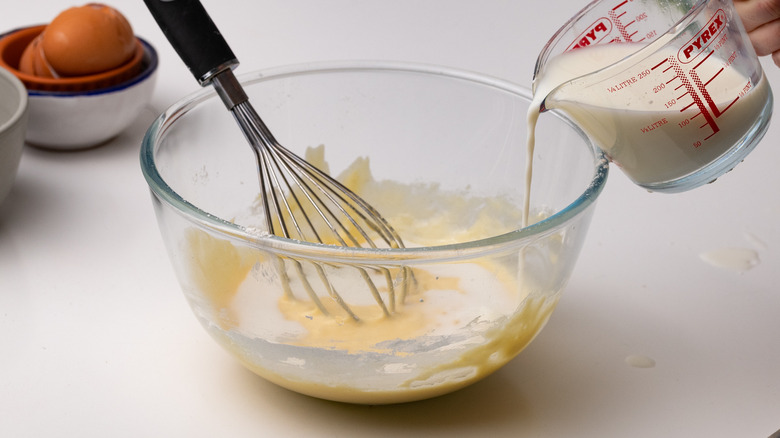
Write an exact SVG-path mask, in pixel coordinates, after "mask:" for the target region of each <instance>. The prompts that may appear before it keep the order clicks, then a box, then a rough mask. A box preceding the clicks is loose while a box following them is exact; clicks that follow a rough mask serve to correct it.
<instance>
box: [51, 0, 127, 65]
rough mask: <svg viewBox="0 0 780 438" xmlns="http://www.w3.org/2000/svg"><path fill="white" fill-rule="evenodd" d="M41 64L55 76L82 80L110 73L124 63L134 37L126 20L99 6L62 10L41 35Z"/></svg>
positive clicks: (92, 5)
mask: <svg viewBox="0 0 780 438" xmlns="http://www.w3.org/2000/svg"><path fill="white" fill-rule="evenodd" d="M41 48H42V55H43V61H45V62H46V63H47V64H48V65H49V66H50V67H51V68H52V69H53V70H54V71H55V72H56V74H57V75H59V76H83V75H89V74H94V73H100V72H103V71H106V70H110V69H112V68H115V67H119V66H120V65H122V64H124V63H125V62H127V61H128V60H129V59H130V58H131V57H132V56H133V52H134V50H135V36H134V34H133V29H132V27H131V26H130V23H129V22H128V21H127V19H126V18H125V17H124V16H123V15H122V14H121V13H120V12H119V11H117V10H116V9H114V8H112V7H110V6H106V5H103V4H99V3H89V4H86V5H84V6H79V7H73V8H70V9H66V10H65V11H63V12H62V13H60V14H59V15H58V16H57V17H56V18H54V20H52V22H51V23H50V24H49V25H48V26H47V27H46V29H45V30H44V31H43V35H42V40H41Z"/></svg>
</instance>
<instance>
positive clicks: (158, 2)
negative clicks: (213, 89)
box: [144, 0, 238, 86]
mask: <svg viewBox="0 0 780 438" xmlns="http://www.w3.org/2000/svg"><path fill="white" fill-rule="evenodd" d="M144 3H146V7H147V8H149V11H150V12H151V13H152V16H153V17H154V19H155V21H157V24H158V25H159V26H160V29H162V31H163V34H164V35H165V37H166V38H167V39H168V41H169V42H170V43H171V45H172V46H173V48H174V49H175V50H176V53H178V55H179V57H180V58H181V59H182V61H184V64H186V65H187V68H189V70H190V72H191V73H192V74H193V76H195V79H197V80H198V82H199V83H200V84H201V85H204V86H205V85H207V84H209V83H210V82H211V81H212V79H213V78H214V77H215V76H217V75H219V74H220V73H222V72H224V71H226V70H231V69H233V68H235V67H236V66H237V65H238V59H237V58H236V56H235V55H234V54H233V51H232V50H231V49H230V46H229V45H228V43H227V41H225V39H224V38H223V37H222V34H221V33H220V32H219V29H217V26H216V25H215V24H214V22H213V21H212V20H211V17H209V14H208V12H206V9H205V8H204V7H203V5H202V4H201V3H200V1H198V0H144Z"/></svg>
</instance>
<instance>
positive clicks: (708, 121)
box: [668, 56, 720, 140]
mask: <svg viewBox="0 0 780 438" xmlns="http://www.w3.org/2000/svg"><path fill="white" fill-rule="evenodd" d="M675 58H676V56H675V57H670V58H668V59H669V63H670V64H671V65H672V66H673V67H674V71H675V72H676V73H677V76H678V77H679V78H680V80H681V81H682V83H683V84H684V85H685V89H686V90H687V91H688V94H689V95H690V96H691V98H692V99H693V104H692V105H694V104H695V105H696V106H697V107H698V108H699V111H700V112H699V114H701V115H702V117H704V120H705V123H704V124H703V125H701V126H700V128H704V127H705V126H709V127H710V128H712V134H710V135H708V136H707V137H705V138H704V140H707V139H708V138H710V137H712V136H713V135H715V134H717V133H718V131H720V128H718V124H717V123H715V118H714V117H713V116H712V114H710V113H709V111H707V107H706V106H705V105H704V102H702V100H701V98H700V97H699V95H698V93H696V89H695V88H694V87H693V84H691V82H690V81H689V80H688V77H687V76H686V75H685V72H684V71H683V69H682V67H681V66H680V64H678V63H677V60H676V59H675ZM689 73H690V74H691V77H692V78H693V80H694V83H696V87H697V88H698V89H699V91H701V92H702V94H703V95H704V97H705V99H707V100H708V103H709V102H710V101H711V99H710V98H709V93H707V92H706V89H705V88H704V84H702V82H701V80H699V77H698V76H697V75H696V73H695V71H694V70H691V71H690V72H689ZM690 106H691V105H689V107H690ZM686 108H688V107H686ZM699 114H696V115H694V116H693V117H690V119H694V118H695V117H697V116H698V115H699Z"/></svg>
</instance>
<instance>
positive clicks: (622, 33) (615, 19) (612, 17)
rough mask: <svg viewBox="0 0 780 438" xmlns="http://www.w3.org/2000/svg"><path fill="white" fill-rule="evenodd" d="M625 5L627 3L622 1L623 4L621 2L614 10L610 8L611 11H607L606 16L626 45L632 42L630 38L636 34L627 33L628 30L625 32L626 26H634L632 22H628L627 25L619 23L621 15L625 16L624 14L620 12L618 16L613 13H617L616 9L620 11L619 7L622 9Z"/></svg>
mask: <svg viewBox="0 0 780 438" xmlns="http://www.w3.org/2000/svg"><path fill="white" fill-rule="evenodd" d="M626 3H628V1H624V2H622V3H619V4H618V5H617V6H615V7H614V8H612V10H610V11H608V12H607V15H608V16H609V18H610V21H612V23H614V24H615V28H616V29H617V30H618V32H620V36H621V37H623V41H625V42H627V43H630V42H632V41H633V40H632V39H631V37H633V36H634V35H636V32H632V33H629V32H628V30H627V29H626V28H627V27H628V26H630V25H632V24H634V21H631V22H630V23H628V24H623V23H621V22H620V17H622V16H623V15H625V14H626V12H621V13H620V14H618V13H617V12H615V11H617V10H618V9H620V8H621V7H623V6H624V5H625V4H626Z"/></svg>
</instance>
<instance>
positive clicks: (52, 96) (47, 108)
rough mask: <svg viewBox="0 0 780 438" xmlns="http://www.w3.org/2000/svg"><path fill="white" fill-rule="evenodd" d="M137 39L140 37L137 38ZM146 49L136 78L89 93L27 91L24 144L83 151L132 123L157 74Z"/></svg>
mask: <svg viewBox="0 0 780 438" xmlns="http://www.w3.org/2000/svg"><path fill="white" fill-rule="evenodd" d="M139 39H140V38H139ZM141 43H142V44H143V45H144V48H145V49H146V53H145V55H144V60H143V63H144V67H143V69H142V71H141V73H140V74H139V75H137V76H136V77H134V78H133V79H130V80H128V81H126V82H123V83H121V84H118V85H115V86H112V87H108V88H101V89H97V90H91V91H79V92H52V91H38V90H30V91H29V106H30V121H29V126H28V128H27V142H28V143H30V144H31V145H34V146H40V147H45V148H48V149H62V150H67V149H84V148H89V147H93V146H97V145H99V144H102V143H105V142H106V141H108V140H110V139H112V138H113V137H115V136H117V135H119V134H120V133H121V132H122V131H124V130H125V129H126V128H127V127H128V126H130V124H132V123H133V121H135V119H136V118H137V117H138V114H140V112H141V110H143V108H144V107H145V106H146V105H147V104H148V103H149V99H150V98H151V96H152V91H153V90H154V84H155V80H156V73H157V65H158V59H157V52H156V51H155V49H154V48H153V47H152V46H151V45H150V44H149V43H148V42H146V41H144V40H142V39H141Z"/></svg>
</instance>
